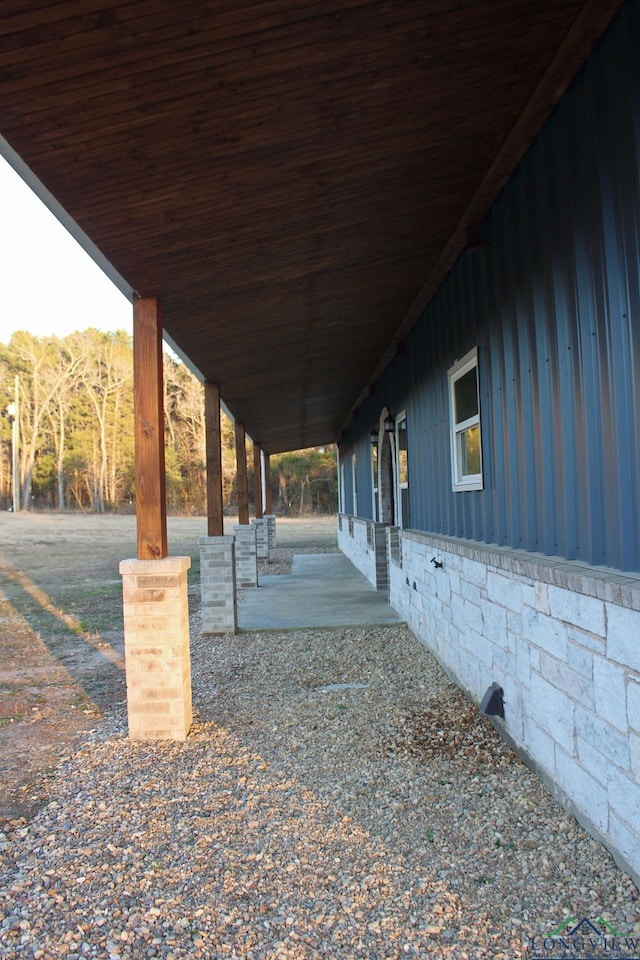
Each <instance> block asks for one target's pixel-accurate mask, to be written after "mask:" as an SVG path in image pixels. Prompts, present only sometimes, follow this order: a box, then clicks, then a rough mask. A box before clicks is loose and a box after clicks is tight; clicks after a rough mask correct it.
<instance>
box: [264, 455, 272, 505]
mask: <svg viewBox="0 0 640 960" xmlns="http://www.w3.org/2000/svg"><path fill="white" fill-rule="evenodd" d="M264 492H265V497H264V512H265V513H266V514H272V513H273V510H272V503H271V459H270V457H269V454H268V453H265V455H264Z"/></svg>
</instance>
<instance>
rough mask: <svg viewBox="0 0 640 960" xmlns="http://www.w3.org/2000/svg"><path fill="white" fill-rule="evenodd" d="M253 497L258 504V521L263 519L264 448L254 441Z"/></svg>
mask: <svg viewBox="0 0 640 960" xmlns="http://www.w3.org/2000/svg"><path fill="white" fill-rule="evenodd" d="M253 497H254V500H255V502H256V520H260V519H262V516H263V510H262V448H261V447H260V444H259V443H256V442H255V440H254V441H253Z"/></svg>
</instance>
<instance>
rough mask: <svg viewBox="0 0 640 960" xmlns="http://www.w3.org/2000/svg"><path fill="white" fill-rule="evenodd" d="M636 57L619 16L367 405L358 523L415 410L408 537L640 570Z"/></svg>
mask: <svg viewBox="0 0 640 960" xmlns="http://www.w3.org/2000/svg"><path fill="white" fill-rule="evenodd" d="M639 48H640V0H628V2H627V3H626V4H625V5H624V6H623V7H622V9H621V11H620V14H619V15H618V17H617V18H616V20H615V21H614V23H613V24H612V27H611V29H610V30H609V32H608V33H607V35H606V37H605V38H604V39H603V41H602V42H601V43H600V45H599V47H598V48H597V49H596V51H595V52H594V54H593V55H592V57H591V58H590V60H589V62H588V63H587V64H586V65H585V67H584V68H583V70H582V71H581V73H580V75H579V77H578V78H577V80H576V82H575V83H574V84H573V86H572V87H571V89H570V90H569V92H568V93H567V94H566V95H565V97H564V98H563V100H562V102H561V103H560V105H559V106H558V108H557V110H556V111H555V113H554V115H553V117H552V118H551V119H550V121H549V122H548V124H547V125H546V126H545V128H544V129H543V131H542V132H541V134H540V135H539V136H538V138H537V139H536V141H535V142H534V144H533V145H532V147H531V149H530V150H529V152H528V154H527V156H526V157H525V158H524V160H523V162H522V163H521V164H520V166H519V168H518V169H517V171H516V172H515V174H514V175H513V177H512V179H511V181H510V182H509V184H508V185H507V187H506V188H505V190H504V191H503V193H502V194H501V196H500V197H499V198H498V200H497V202H496V203H495V204H494V206H493V208H492V209H491V211H490V213H489V215H488V217H487V218H486V221H485V224H484V246H483V248H482V249H481V250H479V251H476V252H473V253H467V254H466V255H464V256H463V257H461V258H460V260H459V261H458V263H457V264H456V266H455V267H454V269H453V270H452V271H451V273H450V274H449V276H448V278H447V279H446V281H445V283H444V284H443V286H442V287H441V289H440V290H439V292H438V294H437V295H436V297H435V298H434V299H433V301H432V302H431V303H430V305H429V307H428V308H427V310H426V311H425V314H424V316H423V317H422V318H421V320H420V321H419V323H418V324H417V325H416V326H415V327H414V329H413V330H412V332H411V334H410V336H409V337H408V339H407V355H406V356H403V357H398V358H397V359H396V360H395V361H393V363H392V364H391V365H390V367H389V368H388V370H387V371H386V372H385V374H384V376H383V377H382V378H381V380H380V382H379V383H378V385H377V391H376V394H375V395H373V396H372V397H370V398H368V399H367V401H366V402H365V403H364V404H363V406H362V408H361V410H360V415H359V417H358V418H357V419H356V420H354V421H353V423H352V425H351V427H350V430H349V433H348V436H347V438H346V440H347V442H351V441H356V443H357V445H358V465H359V467H358V474H359V476H358V502H359V506H360V513H361V515H363V516H370V511H371V480H370V471H369V463H368V451H366V454H362V453H361V448H362V446H363V444H368V433H369V431H370V430H371V429H372V427H374V426H377V420H378V417H379V415H380V411H381V409H382V408H383V407H384V406H385V405H388V406H389V407H391V408H392V409H393V410H394V412H396V413H397V412H399V411H400V410H402V409H406V410H407V425H408V441H409V491H410V502H411V525H412V526H413V527H415V528H417V529H422V530H430V531H433V532H439V533H445V534H449V535H453V536H460V537H467V538H470V539H476V540H483V541H486V542H494V543H499V544H507V545H510V546H513V547H515V548H521V549H526V550H531V551H539V552H541V553H545V554H548V555H554V554H555V555H560V556H563V557H567V558H576V559H580V560H583V561H585V562H588V563H592V564H605V565H609V566H613V567H617V568H619V569H624V570H640V508H639V484H640V440H639V433H640V429H639V428H640V391H639V389H638V385H639V380H640V163H639V160H640V58H638V57H637V55H636V51H637V50H638V49H639ZM474 346H477V347H478V357H479V388H480V404H481V426H482V453H483V469H484V490H482V491H469V492H465V493H455V494H454V493H453V492H452V490H451V465H450V450H449V402H448V378H447V371H448V369H449V367H450V366H451V365H452V364H453V363H454V362H455V360H456V359H457V358H459V357H461V356H463V355H464V354H465V353H466V352H467V351H468V350H470V349H471V348H472V347H474ZM361 458H363V461H364V462H365V463H366V471H363V472H362V473H361V470H360V460H361ZM361 484H364V486H362V488H361ZM366 511H369V512H368V513H367V512H366Z"/></svg>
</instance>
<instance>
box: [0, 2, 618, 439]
mask: <svg viewBox="0 0 640 960" xmlns="http://www.w3.org/2000/svg"><path fill="white" fill-rule="evenodd" d="M619 6H620V0H483V2H478V0H475V2H474V0H460V2H456V3H451V2H448V0H447V2H444V0H413V2H397V3H396V2H393V3H388V2H385V3H379V2H364V0H361V2H358V0H346V2H345V0H342V2H339V3H338V2H324V0H318V2H311V3H309V2H305V3H300V2H298V3H294V2H284V0H282V2H278V0H269V2H263V3H254V4H252V5H244V4H241V5H239V4H228V3H222V2H212V3H210V4H202V3H196V2H180V0H172V2H168V0H136V2H130V3H109V2H107V0H75V2H74V3H73V4H69V3H49V4H44V5H40V6H38V7H37V8H35V7H33V6H32V5H25V4H24V2H23V0H5V2H4V3H3V9H2V16H1V18H0V133H1V134H2V136H3V137H4V141H3V142H2V143H0V150H1V151H2V152H3V153H4V155H5V156H6V157H7V159H8V160H9V162H10V163H12V165H13V166H14V167H15V168H16V169H17V170H18V172H20V173H21V174H22V175H23V177H24V178H25V179H26V180H27V181H28V182H29V183H30V184H31V185H32V186H33V187H34V188H35V189H36V192H37V193H39V195H40V196H41V198H42V199H43V200H44V201H45V203H47V205H48V206H49V207H50V208H51V209H52V210H53V212H54V213H56V215H57V216H59V218H60V219H61V220H62V221H63V222H64V223H65V225H66V226H68V227H69V229H70V230H71V232H72V233H73V234H74V235H75V236H76V237H77V239H79V240H80V242H81V243H82V245H83V246H84V247H85V249H87V250H88V252H89V253H90V254H91V255H92V256H93V257H94V259H96V261H97V262H98V263H99V264H100V266H102V267H103V269H105V271H106V272H107V273H108V274H109V275H110V276H111V278H112V279H113V280H114V282H115V283H116V285H117V286H118V287H119V288H120V289H121V290H122V291H123V292H124V293H125V294H126V295H127V296H129V297H130V298H133V297H135V296H157V297H159V298H160V300H161V301H162V309H163V318H164V325H165V331H166V335H167V339H168V341H169V343H170V344H171V345H172V346H173V348H174V349H175V350H176V352H177V353H178V354H179V355H180V356H182V357H183V358H184V359H185V361H186V362H188V363H189V365H190V366H191V367H192V369H195V370H197V371H198V373H199V375H200V377H201V378H202V379H206V380H209V381H211V382H215V383H218V384H219V385H220V391H221V395H222V397H223V399H224V401H225V402H226V404H227V405H228V408H229V409H230V411H231V412H232V414H233V415H234V416H235V417H236V418H238V419H240V420H242V421H243V422H244V423H245V426H246V429H247V432H248V433H249V434H250V436H252V437H253V438H254V439H255V440H257V441H258V442H260V443H261V444H262V445H263V447H264V449H265V450H266V451H267V452H270V453H275V452H278V451H281V450H287V449H296V448H299V447H304V446H310V445H314V444H320V443H327V442H330V441H332V440H335V439H337V437H338V435H339V433H340V430H341V428H342V426H343V425H344V423H345V422H346V421H347V420H348V418H349V416H350V414H351V412H352V411H353V409H354V407H355V406H357V404H358V402H359V398H361V397H362V396H364V395H365V394H366V392H367V390H368V387H369V385H370V384H371V383H372V382H373V381H374V380H375V379H376V378H377V377H378V376H379V374H380V373H381V371H382V370H383V369H384V366H385V365H386V364H387V363H388V362H389V360H390V359H391V357H392V356H393V355H394V353H395V350H396V348H397V342H398V341H399V340H400V339H402V338H403V337H404V336H406V333H407V332H408V330H409V329H410V328H411V326H412V324H413V323H414V322H415V321H416V319H417V317H418V316H419V314H420V312H421V310H422V309H423V308H424V306H425V304H426V303H427V302H428V300H429V298H430V297H431V296H432V295H433V293H434V292H435V290H436V289H437V287H438V285H439V284H440V283H441V282H442V280H443V278H444V276H445V275H446V272H447V271H448V270H449V269H450V267H451V266H452V265H453V263H454V262H455V260H456V258H457V257H458V256H459V255H460V253H461V252H462V251H463V250H464V249H465V248H466V245H467V243H468V242H469V239H470V238H472V240H473V242H475V237H476V235H477V233H478V228H479V225H480V224H481V222H482V219H483V217H484V216H485V214H486V212H487V210H488V209H489V206H490V204H491V203H492V202H493V200H494V199H495V197H496V196H497V194H498V192H499V191H500V190H501V189H502V186H503V185H504V183H505V182H506V180H507V178H508V177H509V175H510V174H511V172H512V171H513V169H514V167H515V166H516V164H517V163H518V161H519V160H520V158H521V157H522V155H523V154H524V152H525V151H526V149H527V148H528V146H529V144H530V143H531V141H532V139H533V137H534V136H535V135H536V133H537V132H538V130H539V129H540V127H541V125H542V124H543V122H544V121H545V119H546V118H547V116H548V115H549V113H550V111H551V110H552V109H553V107H554V105H555V104H556V103H557V101H558V100H559V98H560V96H561V95H562V93H563V92H564V90H565V89H566V88H567V86H568V84H569V83H570V81H571V79H572V78H573V76H574V75H575V73H576V71H577V70H578V68H579V67H580V65H581V64H582V63H583V62H584V60H585V58H586V57H587V55H588V53H589V51H590V50H591V48H592V46H593V45H594V43H595V42H596V41H597V40H598V38H599V37H600V35H601V34H602V33H603V31H604V30H605V29H606V27H607V25H608V23H609V22H610V20H611V19H612V17H613V15H614V14H615V12H616V10H617V8H618V7H619ZM25 7H27V8H28V9H25Z"/></svg>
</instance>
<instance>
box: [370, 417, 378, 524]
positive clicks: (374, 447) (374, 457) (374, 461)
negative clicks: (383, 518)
mask: <svg viewBox="0 0 640 960" xmlns="http://www.w3.org/2000/svg"><path fill="white" fill-rule="evenodd" d="M371 489H372V490H373V519H374V520H377V519H378V435H377V434H376V439H375V442H374V441H373V440H372V441H371Z"/></svg>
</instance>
